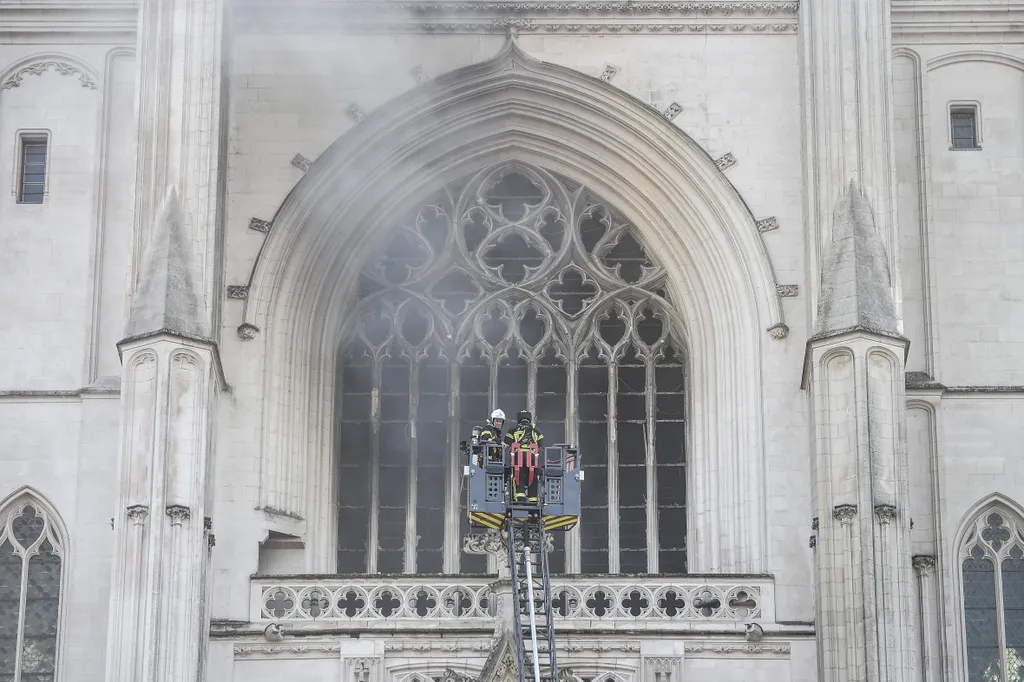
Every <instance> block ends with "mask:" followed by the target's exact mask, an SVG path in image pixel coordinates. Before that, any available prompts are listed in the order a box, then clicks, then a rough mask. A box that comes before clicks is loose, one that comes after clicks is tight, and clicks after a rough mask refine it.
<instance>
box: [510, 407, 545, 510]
mask: <svg viewBox="0 0 1024 682" xmlns="http://www.w3.org/2000/svg"><path fill="white" fill-rule="evenodd" d="M543 440H544V434H542V433H541V432H540V431H538V430H537V425H536V424H529V425H526V424H517V425H516V427H515V428H514V429H512V430H511V431H509V432H508V433H507V434H505V444H506V445H508V446H509V460H510V465H511V469H512V472H511V473H512V481H513V482H514V484H515V486H516V488H517V490H518V489H520V488H522V487H524V486H525V487H532V486H533V484H534V480H535V479H536V476H537V467H539V466H540V448H541V441H543ZM529 492H533V491H529ZM530 497H531V498H535V497H536V493H535V492H533V494H532V495H530Z"/></svg>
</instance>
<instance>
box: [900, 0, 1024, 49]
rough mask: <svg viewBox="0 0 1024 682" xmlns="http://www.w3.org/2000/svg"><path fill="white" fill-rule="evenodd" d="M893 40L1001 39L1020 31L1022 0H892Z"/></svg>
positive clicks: (1022, 26) (1023, 14)
mask: <svg viewBox="0 0 1024 682" xmlns="http://www.w3.org/2000/svg"><path fill="white" fill-rule="evenodd" d="M892 32H893V41H894V43H897V44H899V43H904V42H906V43H929V42H946V43H949V42H964V43H971V44H973V43H977V42H993V41H994V42H1003V40H1004V39H1005V37H1006V36H1007V35H1009V34H1015V35H1016V36H1018V37H1019V36H1021V35H1022V34H1024V0H973V1H971V0H963V1H961V0H955V1H951V0H893V3H892Z"/></svg>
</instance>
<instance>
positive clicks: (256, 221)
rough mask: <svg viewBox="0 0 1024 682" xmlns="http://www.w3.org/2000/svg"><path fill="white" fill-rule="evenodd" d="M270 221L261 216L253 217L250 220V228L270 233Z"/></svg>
mask: <svg viewBox="0 0 1024 682" xmlns="http://www.w3.org/2000/svg"><path fill="white" fill-rule="evenodd" d="M270 225H271V223H270V221H269V220H262V219H261V218H252V219H251V220H250V221H249V229H250V230H255V231H256V232H262V233H263V234H270Z"/></svg>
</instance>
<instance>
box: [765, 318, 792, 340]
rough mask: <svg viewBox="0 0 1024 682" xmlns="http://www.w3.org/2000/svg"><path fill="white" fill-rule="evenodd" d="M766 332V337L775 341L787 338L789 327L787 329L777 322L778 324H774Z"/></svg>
mask: <svg viewBox="0 0 1024 682" xmlns="http://www.w3.org/2000/svg"><path fill="white" fill-rule="evenodd" d="M767 331H768V335H769V336H771V337H772V338H773V339H775V340H780V339H784V338H786V337H787V336H789V327H787V326H786V325H784V324H783V323H781V322H779V323H778V324H774V325H772V326H771V327H768V329H767Z"/></svg>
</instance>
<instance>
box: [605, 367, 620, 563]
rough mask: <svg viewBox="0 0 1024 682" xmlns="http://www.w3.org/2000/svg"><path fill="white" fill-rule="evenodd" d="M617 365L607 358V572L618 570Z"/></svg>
mask: <svg viewBox="0 0 1024 682" xmlns="http://www.w3.org/2000/svg"><path fill="white" fill-rule="evenodd" d="M618 393H619V366H618V365H617V364H616V363H615V360H614V359H609V360H608V462H607V464H606V470H607V472H608V572H609V573H612V574H615V573H618V572H619V565H620V561H619V523H618V520H619V519H618V510H619V448H618V423H617V420H618V404H617V402H616V398H617V397H618Z"/></svg>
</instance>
